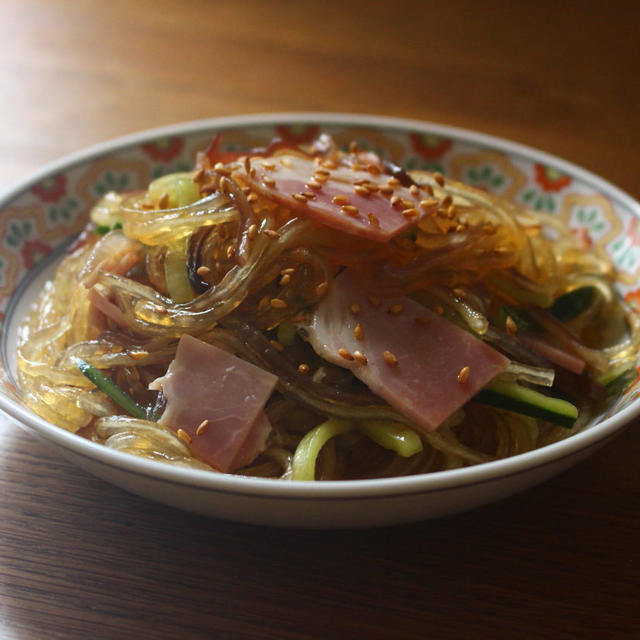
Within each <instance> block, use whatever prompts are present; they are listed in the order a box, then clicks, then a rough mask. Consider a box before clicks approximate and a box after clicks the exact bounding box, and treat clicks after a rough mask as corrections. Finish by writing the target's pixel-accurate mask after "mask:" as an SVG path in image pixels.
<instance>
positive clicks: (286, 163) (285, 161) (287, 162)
mask: <svg viewBox="0 0 640 640" xmlns="http://www.w3.org/2000/svg"><path fill="white" fill-rule="evenodd" d="M280 164H281V165H282V166H283V167H285V168H287V169H291V167H293V162H291V159H290V158H280Z"/></svg>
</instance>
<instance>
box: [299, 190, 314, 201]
mask: <svg viewBox="0 0 640 640" xmlns="http://www.w3.org/2000/svg"><path fill="white" fill-rule="evenodd" d="M301 193H302V195H303V196H304V197H305V198H308V199H309V200H313V199H314V198H315V197H316V194H315V193H313V191H302V192H301Z"/></svg>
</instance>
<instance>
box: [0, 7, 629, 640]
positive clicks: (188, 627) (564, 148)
mask: <svg viewBox="0 0 640 640" xmlns="http://www.w3.org/2000/svg"><path fill="white" fill-rule="evenodd" d="M593 5H595V3H589V5H588V10H587V3H584V4H580V3H569V2H566V3H556V2H544V1H538V2H536V3H535V4H534V3H531V4H528V3H516V2H494V3H491V2H490V3H476V4H472V3H467V2H459V1H457V0H448V1H447V2H439V3H435V2H434V3H428V2H403V1H401V0H397V1H396V2H366V3H365V2H352V3H350V4H348V5H347V3H342V2H333V1H330V0H325V1H324V2H304V1H300V0H298V1H297V2H260V1H257V0H256V1H254V2H246V1H243V0H235V1H233V2H227V1H218V2H210V3H207V2H204V1H202V2H197V1H196V0H186V1H184V2H178V1H175V2H168V1H163V2H153V1H150V0H149V1H144V2H142V1H141V2H136V3H132V2H127V1H125V0H111V1H110V2H97V1H93V0H91V1H82V2H80V1H74V0H59V1H58V2H46V1H45V0H40V1H38V0H22V1H21V2H20V3H9V2H5V3H2V4H1V5H0V100H1V104H2V111H1V115H2V117H1V118H0V187H2V188H7V187H9V186H10V185H11V183H12V182H13V181H15V180H17V179H20V178H22V177H25V176H26V175H27V174H28V173H29V172H30V171H32V170H34V169H36V168H38V167H40V166H42V165H43V164H44V163H45V162H47V161H50V160H53V159H55V158H56V157H58V156H60V155H62V154H65V153H67V152H71V151H74V150H77V149H79V148H81V147H83V146H85V145H88V144H93V143H96V142H99V141H102V140H105V139H108V138H110V137H113V136H115V135H120V134H124V133H128V132H132V131H135V130H137V129H141V128H148V127H152V126H157V125H162V124H168V123H172V122H177V121H184V120H190V119H195V118H201V117H211V116H219V115H229V114H237V113H249V112H267V111H284V110H331V111H350V112H368V113H378V114H385V115H396V116H408V117H412V118H419V119H425V120H434V121H438V122H443V123H446V124H453V125H458V126H462V127H468V128H473V129H478V130H482V131H485V132H487V133H491V134H495V135H500V136H505V137H508V138H512V139H514V140H517V141H519V142H523V143H526V144H531V145H534V146H537V147H540V148H542V149H545V150H547V151H549V152H552V153H555V154H557V155H560V156H563V157H565V158H567V159H569V160H572V161H574V162H577V163H579V164H581V165H583V166H585V167H587V168H588V169H591V170H592V171H594V172H596V173H599V174H601V175H602V176H604V177H605V178H607V179H609V180H611V181H613V182H614V183H616V184H618V185H619V186H620V187H622V188H623V189H626V190H628V191H629V192H630V193H631V194H632V195H634V196H635V197H639V196H640V183H639V182H638V168H639V165H638V158H639V156H638V151H639V150H640V126H638V125H639V120H638V113H640V81H639V77H638V68H639V63H640V55H639V52H640V48H639V47H638V40H637V35H636V31H637V26H638V22H639V21H640V13H639V10H638V9H637V4H635V3H632V2H629V3H626V4H625V3H616V2H609V3H606V4H605V3H602V5H601V6H599V7H594V6H593ZM639 427H640V424H638V423H637V422H636V424H634V425H632V427H631V428H630V429H629V430H627V431H626V432H625V433H624V434H623V435H621V436H620V437H619V438H617V439H616V440H615V441H614V442H612V443H611V444H609V445H607V446H606V448H604V449H602V450H601V451H599V452H598V453H596V454H595V455H594V456H593V457H591V458H590V459H589V460H588V461H586V462H584V463H582V464H580V465H579V466H577V467H575V468H574V469H572V470H570V471H568V472H566V473H564V474H563V475H561V476H560V477H557V478H555V479H554V480H552V481H550V482H547V483H546V484H544V485H543V486H540V487H538V488H535V489H532V490H530V491H527V492H525V493H523V494H522V495H519V496H517V497H515V498H512V499H509V500H506V501H503V502H501V503H499V504H495V505H493V506H490V507H486V508H483V509H480V510H477V511H475V512H472V513H468V514H464V515H458V516H455V517H449V518H446V519H442V520H438V521H431V522H424V523H419V524H415V525H410V526H402V527H395V528H385V529H377V530H369V531H366V530H365V531H333V532H331V531H328V532H314V531H294V530H278V529H268V528H258V527H251V526H245V525H239V524H233V523H228V522H220V521H214V520H208V519H205V518H202V517H198V516H193V515H189V514H186V513H182V512H179V511H175V510H172V509H169V508H166V507H163V506H159V505H156V504H153V503H151V502H148V501H146V500H143V499H141V498H137V497H135V496H131V495H128V494H126V493H124V492H123V491H121V490H119V489H116V488H114V487H112V486H110V485H108V484H106V483H104V482H102V481H100V480H97V479H95V478H93V477H91V476H89V475H87V474H86V473H84V472H83V471H80V470H79V469H77V468H75V467H73V466H71V465H69V464H68V463H66V462H65V461H63V460H62V459H60V458H59V457H57V456H56V455H54V454H52V453H50V452H49V451H48V450H47V447H46V446H45V445H44V444H43V443H41V442H40V441H38V440H36V439H34V438H33V437H32V436H30V435H28V434H26V433H24V432H22V431H21V430H20V429H18V428H17V427H15V426H14V425H13V424H10V423H9V421H8V420H6V419H4V418H2V419H1V421H0V638H2V639H7V640H8V639H13V638H20V639H41V638H178V639H182V638H233V639H235V638H272V639H274V640H276V639H277V640H287V639H303V638H329V639H333V638H358V639H359V638H366V639H372V638H519V639H520V638H554V639H555V638H567V639H569V638H630V637H634V636H635V633H637V632H638V631H639V630H640V618H639V614H638V599H639V596H640V587H639V584H640V576H639V573H638V569H639V554H638V543H639V538H640V519H639V516H638V513H639V512H640V490H639V476H638V461H639V460H640V437H639V431H638V428H639Z"/></svg>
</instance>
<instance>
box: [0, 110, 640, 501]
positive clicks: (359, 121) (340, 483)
mask: <svg viewBox="0 0 640 640" xmlns="http://www.w3.org/2000/svg"><path fill="white" fill-rule="evenodd" d="M304 122H312V123H314V124H320V125H322V124H326V125H342V124H344V125H348V126H361V127H367V126H370V127H373V128H379V129H386V130H394V131H398V132H406V131H415V132H428V133H435V134H436V135H441V136H443V137H447V138H452V139H455V140H458V141H461V142H467V143H471V144H475V145H478V146H481V147H486V148H490V149H492V150H496V151H502V152H503V153H506V154H508V155H509V156H512V157H513V156H516V157H519V158H521V159H524V160H526V161H527V162H537V163H541V164H545V165H550V166H553V167H554V168H557V169H559V170H560V171H562V172H563V173H568V174H570V175H572V176H574V177H576V178H578V179H579V180H581V181H583V182H586V183H588V184H589V185H590V186H592V187H594V188H595V189H597V190H598V191H599V192H600V193H602V194H604V195H605V196H607V197H608V198H609V199H611V200H613V201H615V202H616V203H618V204H619V205H620V206H622V207H623V208H626V209H628V210H630V211H631V212H632V213H633V214H634V215H636V216H637V217H639V218H640V203H639V202H637V201H636V200H635V199H634V198H633V197H632V196H630V195H629V194H628V193H626V192H624V191H623V190H622V189H620V188H618V187H616V186H615V185H613V184H611V183H610V182H608V181H607V180H605V179H604V178H601V177H600V176H598V175H596V174H594V173H592V172H590V171H588V170H586V169H583V168H582V167H580V166H578V165H575V164H573V163H572V162H569V161H567V160H563V159H562V158H559V157H557V156H555V155H552V154H549V153H547V152H544V151H540V150H538V149H535V148H533V147H530V146H527V145H523V144H520V143H518V142H514V141H511V140H508V139H505V138H501V137H498V136H493V135H489V134H485V133H480V132H477V131H472V130H468V129H464V128H460V127H454V126H450V125H444V124H439V123H435V122H429V121H421V120H414V119H408V118H396V117H389V116H378V115H369V114H353V113H341V112H329V113H327V112H278V113H255V114H244V115H239V116H227V117H221V118H206V119H200V120H192V121H187V122H182V123H176V124H172V125H168V126H162V127H156V128H152V129H146V130H142V131H139V132H135V133H131V134H128V135H125V136H120V137H117V138H113V139H111V140H107V141H104V142H101V143H99V144H96V145H92V146H89V147H86V148H84V149H82V150H80V151H77V152H74V153H71V154H67V155H65V156H63V157H61V158H60V159H58V160H55V161H53V162H50V163H48V164H46V165H45V166H43V167H42V168H41V169H39V170H38V171H36V172H34V173H32V174H30V175H29V176H28V177H26V178H25V179H23V180H21V181H19V182H18V183H17V184H15V185H14V186H13V187H11V188H9V189H8V190H7V191H5V192H4V193H3V194H2V195H0V211H1V210H2V209H4V208H5V207H6V206H7V204H8V203H9V202H10V201H12V200H13V199H15V198H16V197H17V196H19V195H21V194H23V193H24V192H26V191H27V190H29V189H30V188H31V187H33V186H34V185H36V184H38V183H40V182H41V181H42V180H44V179H45V178H47V177H49V176H51V175H55V174H56V173H60V172H62V171H65V170H70V169H72V168H74V167H76V166H78V165H81V164H82V163H85V162H87V161H89V160H92V159H94V158H97V157H100V156H104V155H113V154H117V153H118V152H120V151H123V150H125V149H127V148H130V147H132V146H136V145H140V144H143V143H145V142H148V141H151V140H154V139H157V138H162V137H171V136H177V135H193V134H197V133H199V132H202V133H204V132H206V131H208V130H213V129H216V130H222V131H224V130H225V129H233V128H239V127H250V126H263V125H265V126H268V125H270V124H274V125H275V124H298V123H304ZM0 411H1V412H2V413H5V414H7V415H8V416H10V417H11V418H13V419H14V420H15V421H17V422H18V423H22V425H23V426H25V427H27V428H28V429H31V430H33V431H35V432H36V433H37V434H38V435H40V436H42V437H44V438H45V439H47V440H50V441H52V442H53V443H54V444H56V445H58V446H61V447H63V448H64V449H67V450H69V451H71V452H72V453H74V454H77V455H80V456H82V457H85V458H89V459H90V460H92V461H93V462H94V463H98V464H101V465H103V466H106V467H110V468H113V469H117V470H119V471H125V472H127V473H128V474H132V475H136V476H141V477H144V478H147V479H154V480H160V481H162V482H165V483H170V484H174V485H178V486H180V487H191V488H194V489H204V490H208V491H213V492H215V493H218V494H226V495H232V496H233V495H235V496H243V497H269V498H273V499H286V500H300V499H302V500H309V499H311V500H331V501H335V500H353V499H375V498H381V497H394V498H401V497H406V496H414V495H419V494H429V493H439V492H442V491H448V490H451V489H457V488H463V487H467V486H471V485H481V484H485V483H490V482H496V481H499V480H501V479H506V478H509V477H513V476H518V475H521V474H523V473H525V472H529V471H533V470H535V469H540V468H543V467H547V466H550V465H554V464H557V463H560V462H561V461H562V460H564V459H567V458H571V457H573V456H576V455H578V454H580V453H584V454H586V452H588V451H589V450H591V449H595V448H596V447H599V446H600V445H602V444H604V443H605V442H606V441H607V440H609V439H611V438H613V437H614V435H616V434H617V432H618V431H622V430H623V429H624V428H626V427H627V426H628V424H629V422H630V421H631V420H632V419H633V418H635V417H637V416H638V415H640V397H638V398H636V399H634V400H633V401H632V402H631V403H630V404H629V405H628V406H626V407H624V408H623V409H622V410H621V411H619V412H618V413H616V414H615V415H613V416H610V417H608V418H605V419H603V420H602V422H600V423H598V424H596V425H594V426H592V427H589V428H587V429H585V430H584V431H581V432H579V433H577V434H575V435H573V436H571V437H569V438H567V439H565V440H561V441H559V442H555V443H553V444H550V445H547V446H545V447H542V448H540V449H536V450H534V451H530V452H527V453H523V454H520V455H517V456H512V457H509V458H505V459H502V460H494V461H491V462H487V463H483V464H479V465H475V466H471V467H464V468H461V469H450V470H446V471H437V472H432V473H427V474H418V475H412V476H402V477H392V478H375V479H365V480H336V481H330V482H313V481H303V482H283V481H280V480H276V479H272V478H251V477H247V476H236V475H230V474H223V473H216V472H211V471H204V470H199V469H189V468H180V467H173V466H171V465H168V464H158V463H157V462H155V461H152V460H146V459H143V458H137V457H135V456H133V455H130V454H127V453H123V452H120V451H115V450H112V449H109V448H107V447H105V446H104V445H101V444H98V443H95V442H91V441H89V440H86V439H84V438H82V437H78V436H77V435H76V434H74V433H71V432H69V431H66V430H64V429H61V428H60V427H56V426H55V425H52V424H50V423H49V422H47V421H46V420H44V419H43V418H40V417H39V416H37V415H36V414H34V413H32V412H31V411H30V410H29V409H27V408H26V407H25V406H23V405H22V404H20V403H19V402H17V401H15V400H13V399H12V398H9V397H7V396H5V395H4V394H3V393H2V391H0Z"/></svg>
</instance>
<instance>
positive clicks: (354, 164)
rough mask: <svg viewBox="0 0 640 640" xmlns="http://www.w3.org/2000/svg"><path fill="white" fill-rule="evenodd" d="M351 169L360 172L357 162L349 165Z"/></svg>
mask: <svg viewBox="0 0 640 640" xmlns="http://www.w3.org/2000/svg"><path fill="white" fill-rule="evenodd" d="M351 169H353V171H361V170H362V165H361V164H360V163H359V162H354V163H353V164H352V165H351Z"/></svg>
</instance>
